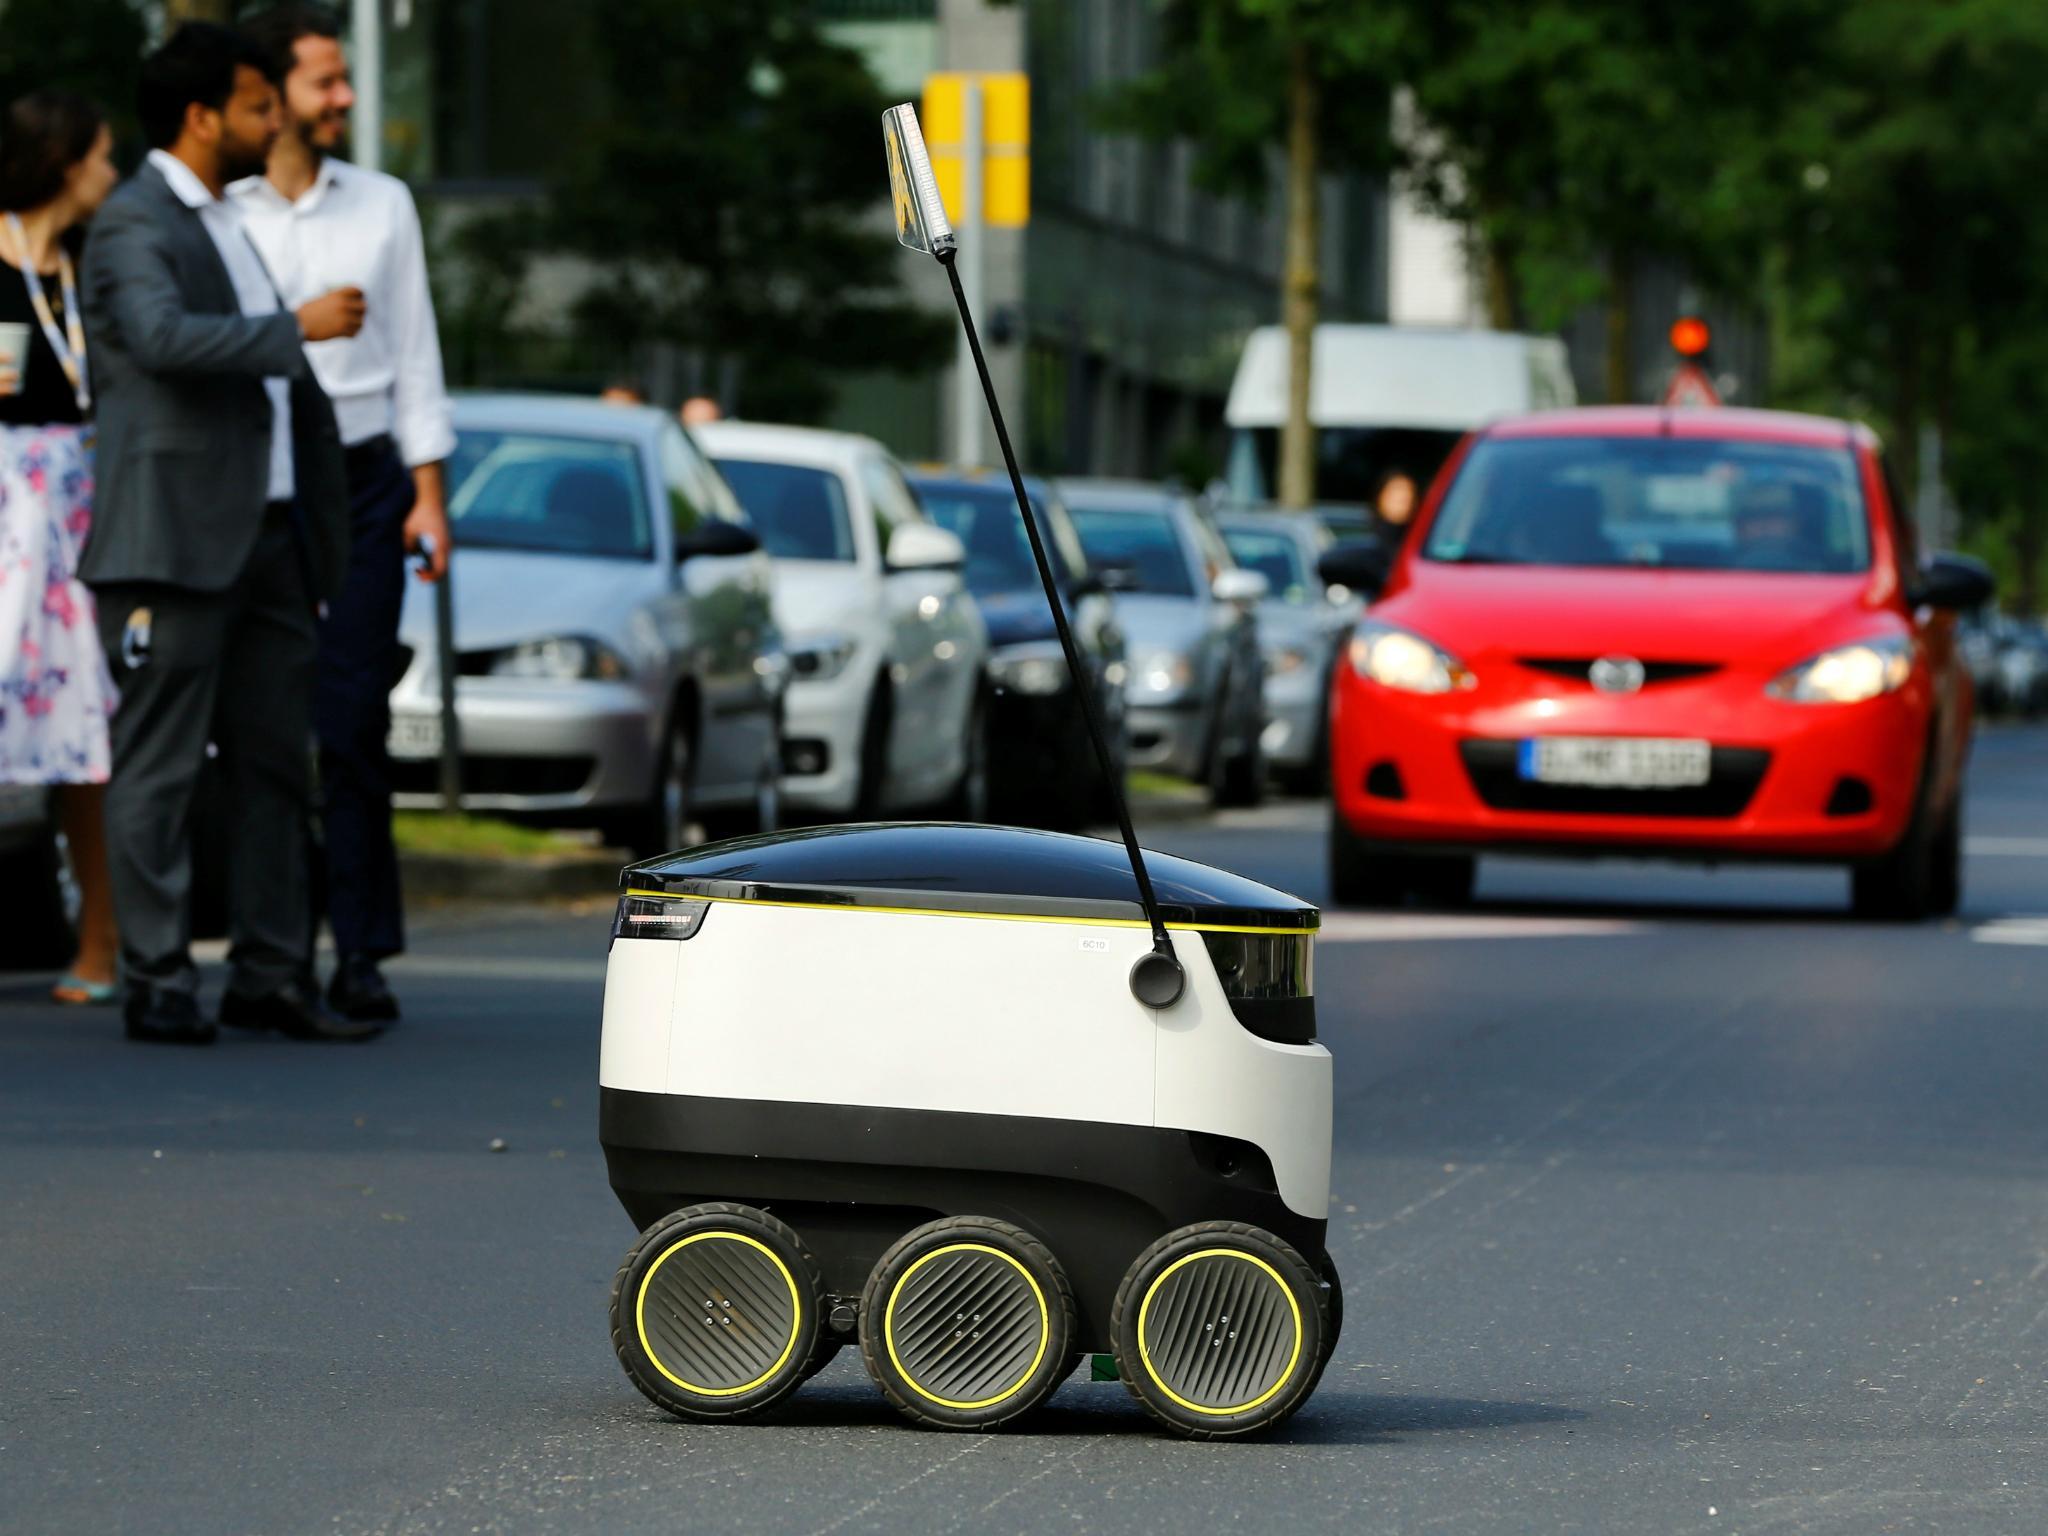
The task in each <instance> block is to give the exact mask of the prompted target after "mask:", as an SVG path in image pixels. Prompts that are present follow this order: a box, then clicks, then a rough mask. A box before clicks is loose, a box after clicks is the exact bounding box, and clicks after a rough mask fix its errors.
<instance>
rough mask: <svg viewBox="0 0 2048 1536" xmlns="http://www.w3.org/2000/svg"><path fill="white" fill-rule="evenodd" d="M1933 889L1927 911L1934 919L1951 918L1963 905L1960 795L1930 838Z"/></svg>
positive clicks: (1957, 792) (1960, 794) (1961, 801)
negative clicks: (1932, 856) (1932, 847)
mask: <svg viewBox="0 0 2048 1536" xmlns="http://www.w3.org/2000/svg"><path fill="white" fill-rule="evenodd" d="M1932 877H1933V885H1932V889H1931V891H1930V893H1929V896H1930V899H1929V901H1928V903H1927V910H1928V912H1929V913H1930V914H1932V915H1933V916H1935V917H1953V916H1955V913H1956V909H1957V908H1958V907H1960V906H1961V905H1962V904H1963V792H1962V790H1961V789H1958V790H1957V791H1956V798H1955V801H1954V802H1953V803H1952V804H1951V805H1950V806H1949V808H1948V814H1947V815H1945V816H1943V817H1942V819H1941V828H1940V830H1939V831H1937V832H1936V833H1935V836H1934V867H1933V871H1932Z"/></svg>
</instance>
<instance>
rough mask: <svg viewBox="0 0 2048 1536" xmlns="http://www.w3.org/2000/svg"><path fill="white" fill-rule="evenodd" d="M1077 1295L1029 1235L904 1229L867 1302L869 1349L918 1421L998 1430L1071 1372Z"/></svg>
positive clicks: (983, 1228)
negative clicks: (1075, 1297)
mask: <svg viewBox="0 0 2048 1536" xmlns="http://www.w3.org/2000/svg"><path fill="white" fill-rule="evenodd" d="M1073 1338H1074V1297H1073V1291H1072V1288H1071V1287H1070V1286H1069V1285H1068V1283H1067V1277H1066V1272H1065V1271H1064V1270H1062V1269H1061V1268H1060V1263H1059V1260H1058V1259H1056V1258H1054V1257H1053V1255H1052V1252H1051V1250H1049V1249H1048V1248H1047V1247H1046V1246H1045V1245H1044V1244H1043V1243H1041V1242H1039V1241H1038V1239H1037V1238H1035V1237H1033V1236H1032V1235H1031V1234H1030V1233H1028V1232H1026V1231H1024V1230H1023V1229H1022V1228H1021V1227H1015V1226H1012V1225H1011V1224H1010V1223H1008V1222H1006V1221H997V1220H996V1219H995V1218H993V1217H989V1216H954V1217H948V1218H946V1219H944V1220H942V1221H933V1222H927V1223H926V1224H925V1225H924V1226H921V1227H917V1228H914V1229H913V1230H911V1231H910V1232H907V1233H905V1234H904V1235H903V1236H902V1237H901V1238H899V1239H897V1241H896V1242H895V1243H894V1244H893V1245H892V1246H891V1247H890V1249H889V1251H888V1252H887V1253H885V1254H883V1255H882V1257H881V1260H880V1262H878V1263H877V1264H876V1265H875V1268H874V1271H873V1272H872V1273H871V1274H870V1275H869V1276H868V1283H867V1287H866V1290H865V1291H864V1293H863V1294H862V1297H861V1308H860V1350H861V1357H862V1358H863V1359H864V1360H865V1361H866V1363H867V1368H868V1374H869V1375H871V1376H873V1377H874V1378H875V1383H876V1385H877V1386H879V1387H880V1388H881V1389H882V1393H883V1395H884V1396H885V1397H887V1398H888V1399H889V1402H890V1404H891V1405H892V1406H893V1407H894V1408H895V1409H896V1411H897V1412H899V1413H901V1414H902V1415H903V1416H904V1417H905V1418H907V1419H910V1420H911V1421H912V1422H914V1423H918V1424H926V1425H931V1426H934V1427H936V1428H941V1429H992V1428H994V1427H995V1426H997V1425H999V1424H1006V1423H1008V1422H1009V1421H1010V1420H1012V1419H1014V1418H1016V1417H1018V1416H1019V1415H1020V1414H1024V1413H1028V1412H1029V1411H1030V1410H1031V1409H1033V1408H1035V1407H1037V1406H1038V1405H1039V1404H1040V1403H1042V1402H1044V1401H1045V1400H1046V1398H1048V1397H1050V1396H1051V1395H1052V1392H1053V1389H1054V1388H1055V1387H1057V1386H1058V1385H1059V1384H1060V1383H1061V1382H1062V1381H1064V1380H1066V1379H1067V1377H1068V1376H1069V1375H1070V1374H1072V1372H1073V1369H1074V1366H1075V1365H1076V1363H1077V1362H1078V1359H1079V1356H1078V1354H1077V1352H1076V1351H1075V1349H1074V1344H1073Z"/></svg>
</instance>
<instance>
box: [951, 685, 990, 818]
mask: <svg viewBox="0 0 2048 1536" xmlns="http://www.w3.org/2000/svg"><path fill="white" fill-rule="evenodd" d="M988 732H989V710H988V690H987V689H985V688H982V687H979V686H977V687H976V688H975V690H974V702H973V703H972V704H970V705H969V706H968V707H967V738H966V748H967V761H966V762H965V763H964V764H962V766H961V769H960V782H959V783H958V784H956V785H954V786H953V792H952V793H951V794H949V795H948V796H946V800H945V805H944V807H943V809H944V812H945V816H946V819H947V820H949V821H971V822H985V821H987V820H988V819H989V773H990V765H989V759H990V755H991V754H990V750H989V737H988Z"/></svg>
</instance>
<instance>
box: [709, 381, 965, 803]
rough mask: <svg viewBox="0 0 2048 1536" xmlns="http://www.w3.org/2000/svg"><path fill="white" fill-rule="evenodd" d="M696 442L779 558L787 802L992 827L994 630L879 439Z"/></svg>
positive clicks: (730, 433) (960, 556)
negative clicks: (920, 811)
mask: <svg viewBox="0 0 2048 1536" xmlns="http://www.w3.org/2000/svg"><path fill="white" fill-rule="evenodd" d="M698 436H699V439H700V441H702V443H703V444H704V448H705V451H706V452H708V453H709V454H710V455H711V456H712V458H713V459H714V460H716V461H717V463H718V465H719V467H720V469H721V470H722V471H723V472H724V474H725V477H726V479H727V480H728V481H730V482H731V484H732V487H733V490H734V491H735V492H737V493H738V495H739V498H740V501H741V502H742V503H743V504H744V505H745V506H746V508H747V511H748V513H749V515H750V516H751V517H752V518H753V520H754V526H755V527H757V528H758V529H759V530H760V532H761V539H762V542H763V543H764V544H765V545H766V546H767V549H768V552H769V554H770V555H772V556H773V557H774V562H775V613H776V618H777V621H778V622H779V623H780V625H781V627H782V630H783V633H784V634H785V635H786V636H787V637H788V640H787V644H788V647H789V653H790V664H791V675H790V685H789V695H788V718H787V722H786V724H785V727H784V729H785V732H786V740H785V742H784V746H783V768H784V774H783V781H782V784H783V793H784V795H785V796H786V798H787V799H788V801H789V803H790V804H791V805H792V806H795V807H798V808H800V809H802V810H804V811H808V812H813V813H825V814H829V815H833V816H842V817H844V816H850V817H854V818H857V819H860V820H871V819H873V818H874V817H876V816H879V815H882V814H883V813H885V812H888V811H895V810H901V809H907V808H910V807H917V806H926V805H931V804H933V803H935V802H945V803H946V805H947V808H948V810H949V811H950V812H951V813H952V814H954V815H955V816H957V817H959V818H960V819H962V820H966V821H980V820H983V819H985V817H986V815H987V803H988V762H989V755H988V730H989V721H988V694H987V687H986V681H985V674H986V669H987V665H988V632H987V630H986V629H985V628H984V626H983V624H982V620H981V614H980V613H979V611H977V609H976V608H975V605H974V599H973V598H972V597H970V596H969V595H968V592H967V588H966V585H965V583H964V582H963V581H962V580H961V567H962V566H963V565H964V564H965V562H966V551H965V550H963V549H962V548H961V545H960V541H959V540H958V539H957V538H955V537H954V536H953V535H952V534H950V533H948V532H947V531H946V530H945V529H943V528H941V527H939V526H938V525H937V524H935V523H933V522H932V521H931V520H930V519H929V518H927V517H926V516H925V515H924V512H923V510H922V509H921V508H920V507H919V506H918V504H917V498H916V496H915V495H914V494H912V492H911V490H910V487H909V485H908V484H907V483H906V482H905V480H904V478H903V470H902V468H901V466H900V465H898V464H897V462H896V461H895V459H893V458H891V457H890V455H889V452H888V450H887V449H885V448H884V447H882V445H881V444H880V443H877V442H875V441H874V440H873V439H872V438H866V437H857V436H853V435H851V434H849V433H844V432H821V431H816V430H813V429H811V428H808V427H776V426H762V425H757V424H755V423H752V422H736V421H721V422H715V423H713V424H712V425H710V426H706V427H703V428H701V429H700V430H699V434H698Z"/></svg>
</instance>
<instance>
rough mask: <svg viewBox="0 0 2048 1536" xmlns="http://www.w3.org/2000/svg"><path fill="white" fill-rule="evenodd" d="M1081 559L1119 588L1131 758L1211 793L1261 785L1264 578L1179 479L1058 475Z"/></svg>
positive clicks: (1228, 794)
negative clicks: (1166, 484) (1247, 566)
mask: <svg viewBox="0 0 2048 1536" xmlns="http://www.w3.org/2000/svg"><path fill="white" fill-rule="evenodd" d="M1059 493H1060V496H1061V499H1062V500H1064V501H1065V502H1066V504H1067V511H1068V512H1069V513H1070V514H1071V515H1072V517H1073V520H1074V528H1075V531H1076V532H1078V533H1079V534H1080V536H1081V547H1082V549H1083V550H1084V551H1085V552H1086V553H1087V556H1088V564H1089V566H1090V567H1091V568H1092V569H1093V570H1094V571H1095V573H1096V575H1097V577H1098V579H1099V580H1100V581H1101V582H1102V584H1103V586H1104V587H1106V588H1108V589H1109V590H1110V591H1111V592H1113V593H1114V594H1115V595H1116V616H1117V623H1118V625H1119V626H1120V627H1121V628H1122V630H1123V632H1124V655H1125V657H1126V660H1127V665H1128V669H1129V670H1128V674H1127V677H1126V680H1125V684H1124V700H1125V706H1126V711H1125V727H1126V729H1127V731H1128V732H1129V736H1130V764H1131V766H1132V767H1133V768H1151V769H1156V770H1158V771H1160V772H1164V773H1172V774H1178V775H1179V776H1181V777H1183V778H1190V779H1198V780H1200V781H1202V782H1203V783H1205V784H1207V785H1208V787H1209V792H1210V797H1211V798H1212V799H1213V800H1214V801H1215V803H1217V804H1218V805H1250V804H1254V803H1256V802H1257V801H1258V800H1259V798H1260V797H1261V796H1262V795H1263V793H1264V790H1265V778H1266V768H1265V758H1264V749H1263V747H1262V746H1261V743H1260V736H1261V733H1262V732H1263V731H1264V729H1265V723H1266V722H1265V699H1264V685H1265V661H1264V659H1263V657H1262V656H1261V655H1260V653H1259V637H1258V621H1257V618H1256V616H1255V613H1254V610H1255V608H1256V606H1257V604H1258V602H1259V600H1260V599H1261V598H1263V597H1264V596H1265V595H1266V582H1265V578H1264V577H1262V576H1260V575H1259V574H1258V573H1257V572H1255V571H1247V570H1241V569H1239V568H1238V566H1237V564H1236V562H1235V561H1233V560H1232V559H1231V556H1230V550H1229V548H1228V547H1227V546H1226V545H1225V544H1224V542H1223V537H1222V535H1221V534H1220V533H1218V532H1217V531H1216V525H1215V524H1214V523H1213V522H1212V521H1211V520H1210V519H1209V517H1208V515H1207V514H1206V513H1205V512H1203V511H1202V510H1201V509H1200V508H1199V507H1198V506H1197V505H1196V504H1195V503H1194V502H1193V501H1191V500H1190V499H1189V498H1188V497H1186V496H1184V495H1181V494H1180V493H1179V492H1177V491H1171V490H1167V489H1164V488H1162V487H1160V486H1156V485H1149V484H1146V483H1144V482H1141V481H1128V480H1062V481H1060V482H1059Z"/></svg>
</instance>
